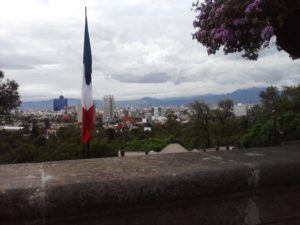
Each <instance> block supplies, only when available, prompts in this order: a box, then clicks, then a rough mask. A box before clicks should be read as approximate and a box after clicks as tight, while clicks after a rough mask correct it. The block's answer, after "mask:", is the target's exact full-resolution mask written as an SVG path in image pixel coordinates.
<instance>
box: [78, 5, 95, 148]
mask: <svg viewBox="0 0 300 225" xmlns="http://www.w3.org/2000/svg"><path fill="white" fill-rule="evenodd" d="M81 91H82V92H81V94H82V98H81V104H82V130H81V141H82V142H83V143H85V142H87V141H88V140H89V138H90V135H91V130H92V127H93V123H94V121H93V118H94V115H93V114H94V104H93V97H92V51H91V44H90V37H89V30H88V22H87V15H86V8H85V29H84V47H83V79H82V90H81Z"/></svg>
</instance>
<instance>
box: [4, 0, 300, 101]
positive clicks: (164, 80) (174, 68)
mask: <svg viewBox="0 0 300 225" xmlns="http://www.w3.org/2000/svg"><path fill="white" fill-rule="evenodd" d="M192 2H193V1H192V0H191V1H176V2H174V1H170V0H167V1H162V2H161V1H150V0H141V1H136V0H122V1H114V2H110V1H101V2H98V1H94V0H89V1H86V2H85V3H86V5H87V7H88V17H89V29H90V39H91V46H92V54H93V74H92V76H93V97H94V99H101V98H102V96H104V95H106V94H108V93H109V94H113V95H114V96H115V99H120V100H127V99H128V100H130V99H140V98H143V97H152V98H162V97H178V96H195V95H203V94H208V93H211V94H223V93H228V92H232V91H234V90H236V89H245V88H250V87H266V86H269V85H276V86H282V85H295V84H299V83H300V69H299V68H300V60H294V61H293V60H292V59H291V58H289V57H288V55H287V54H286V53H284V52H278V51H277V50H276V49H275V47H272V48H270V49H266V50H264V51H262V52H261V55H260V56H259V59H258V60H257V61H249V60H245V59H243V58H242V57H241V56H240V54H239V53H237V54H232V55H227V56H225V55H223V53H217V54H216V55H211V56H208V55H207V52H206V49H205V48H204V47H203V46H201V45H200V44H199V43H197V42H196V41H194V40H192V37H191V33H193V32H194V28H193V26H192V22H193V20H194V17H195V13H193V12H192V11H191V10H190V8H191V5H192ZM16 5H18V7H16ZM0 6H1V7H0V32H1V36H0V47H1V49H2V51H1V53H0V69H1V70H3V71H4V73H5V76H6V77H7V78H9V79H14V80H16V81H17V82H18V83H19V85H20V87H19V91H20V94H21V99H22V101H33V100H35V101H37V100H45V99H49V98H55V97H56V96H59V95H61V94H63V95H65V96H68V98H80V91H81V79H82V50H83V32H84V1H81V0H73V1H69V0H66V1H58V0H28V1H26V2H25V1H17V0H11V1H4V0H0ZM37 18H38V19H37ZM62 90H63V93H62Z"/></svg>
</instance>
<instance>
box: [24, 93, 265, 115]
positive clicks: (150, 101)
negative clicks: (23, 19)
mask: <svg viewBox="0 0 300 225" xmlns="http://www.w3.org/2000/svg"><path fill="white" fill-rule="evenodd" d="M264 90H266V88H249V89H238V90H236V91H234V92H231V93H227V94H218V95H216V94H207V95H199V96H190V97H173V98H162V99H156V98H150V97H145V98H142V99H137V100H122V101H115V104H116V106H118V107H126V106H139V107H154V106H182V105H184V106H187V105H189V104H190V103H191V102H194V101H196V100H202V101H205V102H206V103H207V104H209V105H211V106H213V105H216V104H217V102H218V101H220V100H222V99H226V98H230V99H232V100H233V101H234V102H235V103H254V104H257V103H259V101H260V99H259V94H260V92H261V91H264ZM80 102H81V100H80V99H77V98H68V105H69V106H72V105H77V104H80ZM95 104H96V106H97V107H102V105H103V101H102V100H95ZM21 109H22V110H29V109H31V110H41V109H53V99H49V100H43V101H28V102H22V105H21Z"/></svg>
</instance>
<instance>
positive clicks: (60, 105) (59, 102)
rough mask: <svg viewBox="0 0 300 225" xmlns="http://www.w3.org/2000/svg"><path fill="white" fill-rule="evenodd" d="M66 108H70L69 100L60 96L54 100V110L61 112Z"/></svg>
mask: <svg viewBox="0 0 300 225" xmlns="http://www.w3.org/2000/svg"><path fill="white" fill-rule="evenodd" d="M65 106H68V99H67V98H64V96H62V95H61V96H59V98H56V99H53V110H54V111H59V110H62V109H64V107H65Z"/></svg>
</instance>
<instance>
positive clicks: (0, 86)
mask: <svg viewBox="0 0 300 225" xmlns="http://www.w3.org/2000/svg"><path fill="white" fill-rule="evenodd" d="M3 78H4V73H3V72H2V71H0V116H1V115H7V114H8V113H9V112H10V111H11V110H12V109H15V108H17V107H19V106H20V105H21V101H20V95H19V93H18V87H19V85H18V84H17V82H15V81H14V80H9V79H7V80H6V81H5V82H4V81H3V80H2V79H3Z"/></svg>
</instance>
